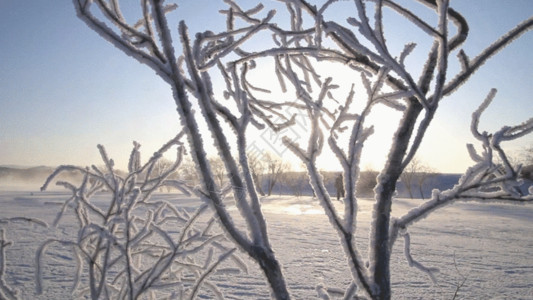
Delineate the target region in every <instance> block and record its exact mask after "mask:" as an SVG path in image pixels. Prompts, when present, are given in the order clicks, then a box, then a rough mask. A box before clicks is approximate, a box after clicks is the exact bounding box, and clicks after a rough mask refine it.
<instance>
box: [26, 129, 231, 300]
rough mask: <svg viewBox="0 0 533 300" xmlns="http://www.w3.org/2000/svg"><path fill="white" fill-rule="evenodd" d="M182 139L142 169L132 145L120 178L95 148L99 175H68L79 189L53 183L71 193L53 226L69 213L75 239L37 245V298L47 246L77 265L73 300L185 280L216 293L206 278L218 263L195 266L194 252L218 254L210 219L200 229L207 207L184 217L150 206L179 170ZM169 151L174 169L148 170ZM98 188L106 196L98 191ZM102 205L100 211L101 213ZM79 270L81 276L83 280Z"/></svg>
mask: <svg viewBox="0 0 533 300" xmlns="http://www.w3.org/2000/svg"><path fill="white" fill-rule="evenodd" d="M183 135H184V134H183V133H180V134H178V135H177V136H176V137H175V138H173V139H172V140H170V141H169V142H168V143H167V144H165V145H164V146H162V147H161V148H160V149H159V150H158V151H156V152H155V153H154V155H153V156H152V157H151V158H150V159H149V160H148V161H147V162H146V163H145V164H142V163H141V156H140V151H139V148H140V144H138V143H134V147H133V150H132V153H131V155H130V160H129V163H128V166H129V168H128V169H129V173H128V174H127V175H125V176H119V175H118V174H117V173H118V172H117V171H115V169H114V166H113V163H112V159H110V158H109V157H108V155H107V152H106V151H105V148H104V147H103V146H100V147H99V149H100V152H101V154H102V159H103V161H104V163H105V164H106V168H105V171H100V170H99V173H98V174H96V175H95V174H93V173H90V172H89V170H88V169H85V170H84V169H81V168H76V169H75V170H77V171H79V172H81V173H82V174H83V175H84V179H83V180H82V182H81V183H80V184H79V185H75V184H70V183H67V182H59V184H60V185H62V186H64V187H66V188H67V189H68V190H70V191H71V192H72V196H71V197H70V198H69V199H68V200H67V201H66V202H65V204H64V205H63V207H62V208H61V210H60V212H59V213H58V216H57V218H56V220H55V222H54V223H55V225H57V224H58V223H59V222H60V221H61V217H62V216H64V215H65V214H69V213H73V214H74V215H75V216H76V219H77V220H78V224H77V226H78V237H77V239H75V240H61V239H51V240H48V241H46V242H44V243H43V244H42V245H41V247H40V248H39V250H38V252H37V257H36V259H37V271H36V278H37V289H38V292H39V293H40V292H41V291H42V281H43V280H42V278H43V277H44V275H43V272H44V271H43V269H42V268H41V267H40V266H42V264H43V263H44V262H45V261H46V255H45V254H46V250H47V248H49V247H50V245H51V244H54V243H59V244H61V245H66V246H72V247H73V248H72V249H73V250H72V255H73V256H75V257H76V262H77V266H76V268H77V271H76V278H75V280H74V289H75V291H74V293H75V294H77V295H78V296H80V297H81V296H82V295H84V294H85V295H88V296H90V297H91V298H92V299H98V298H100V297H104V295H105V297H106V298H126V299H137V298H138V297H139V296H141V295H144V294H147V293H152V291H153V290H159V292H163V293H165V292H166V291H167V292H168V290H165V287H166V286H168V285H174V284H176V283H177V282H179V280H180V278H182V277H184V276H190V275H193V278H197V279H198V280H199V282H205V285H206V286H210V289H215V290H216V286H215V285H214V284H211V283H209V281H208V280H207V275H209V274H210V273H212V271H213V270H214V269H215V268H216V267H217V266H218V264H219V263H216V264H215V265H211V266H210V267H209V268H207V265H208V262H207V261H205V262H202V261H201V257H202V255H200V253H203V252H204V251H209V252H215V251H219V252H220V251H221V250H222V251H224V247H223V246H222V245H221V242H222V240H223V237H222V235H221V234H219V233H215V232H211V231H213V230H212V228H213V220H211V221H208V222H207V223H204V222H205V221H204V218H203V216H204V215H205V212H206V208H207V206H206V205H204V206H201V207H200V208H199V209H198V210H197V211H196V212H195V213H194V214H189V213H187V212H186V211H185V210H184V209H181V208H179V207H177V206H176V205H175V204H174V203H171V202H168V201H157V202H153V201H152V200H151V197H150V196H151V195H152V194H153V193H154V192H155V191H157V190H158V189H159V188H161V187H163V186H165V185H166V184H167V182H168V181H169V180H167V178H168V177H169V176H171V174H173V173H174V172H175V171H176V169H177V168H178V167H179V166H180V163H181V161H182V159H181V156H182V154H183V147H182V145H181V142H180V139H181V138H182V136H183ZM173 146H177V149H178V151H177V153H178V156H177V158H176V162H175V163H174V164H172V165H170V166H167V169H162V170H159V171H155V170H154V165H155V164H157V163H158V161H159V160H160V159H161V157H162V155H163V154H164V153H165V152H167V151H168V150H170V149H171V148H172V147H173ZM66 169H70V168H66ZM58 170H59V171H56V172H54V173H53V174H52V175H51V176H50V178H48V179H47V181H46V183H47V184H48V183H50V182H51V181H52V180H53V178H55V176H57V174H58V173H59V172H60V171H62V170H65V167H60V168H58ZM89 179H91V180H89ZM104 181H105V182H106V183H105V184H104V183H103V182H104ZM172 183H173V184H174V185H179V187H180V188H181V189H184V190H188V192H189V193H191V192H192V190H191V188H190V187H188V186H187V185H185V184H184V183H183V182H181V181H179V180H172ZM45 187H46V186H45ZM105 188H111V189H110V190H109V191H105V190H104V189H105ZM97 192H98V193H99V194H102V193H104V194H106V193H107V194H108V195H109V198H108V199H109V202H107V203H106V202H100V201H101V200H99V201H97V200H94V199H93V196H94V195H96V193H97ZM106 206H107V209H103V210H102V209H101V207H106ZM203 224H205V225H203ZM203 226H205V227H204V228H202V227H203ZM215 241H217V245H216V246H215V245H214V242H215ZM223 253H225V254H224V258H227V257H233V256H234V254H233V252H231V253H227V251H225V252H223ZM204 269H205V270H207V272H206V273H204V275H202V276H201V277H196V276H200V274H199V273H198V270H204ZM84 270H88V274H87V273H84V272H87V271H84ZM82 278H88V289H86V288H85V287H84V285H86V284H87V283H84V282H83V280H82ZM85 282H87V281H85ZM199 288H200V285H199V284H198V285H196V286H194V293H198V290H199ZM191 291H192V288H191Z"/></svg>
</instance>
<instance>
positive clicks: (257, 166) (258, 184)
mask: <svg viewBox="0 0 533 300" xmlns="http://www.w3.org/2000/svg"><path fill="white" fill-rule="evenodd" d="M247 156H248V163H249V164H250V171H251V172H252V178H253V180H254V184H255V188H256V189H257V192H258V193H259V194H260V195H261V196H264V195H265V192H264V191H263V178H264V173H265V163H264V162H263V161H262V160H261V155H258V154H252V153H248V155H247Z"/></svg>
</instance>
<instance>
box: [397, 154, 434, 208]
mask: <svg viewBox="0 0 533 300" xmlns="http://www.w3.org/2000/svg"><path fill="white" fill-rule="evenodd" d="M431 175H432V169H431V168H430V167H429V166H428V165H427V164H425V163H424V162H422V161H421V160H419V159H418V158H416V157H414V158H413V159H412V160H411V162H410V163H409V164H408V165H407V167H406V168H405V170H404V171H403V173H402V175H401V176H400V178H401V181H402V183H403V184H404V186H405V188H406V189H407V192H408V193H409V197H410V198H411V199H413V198H414V195H413V185H416V187H417V188H418V191H419V192H420V197H421V198H422V199H424V192H423V187H424V183H425V182H426V180H427V179H429V178H430V177H431Z"/></svg>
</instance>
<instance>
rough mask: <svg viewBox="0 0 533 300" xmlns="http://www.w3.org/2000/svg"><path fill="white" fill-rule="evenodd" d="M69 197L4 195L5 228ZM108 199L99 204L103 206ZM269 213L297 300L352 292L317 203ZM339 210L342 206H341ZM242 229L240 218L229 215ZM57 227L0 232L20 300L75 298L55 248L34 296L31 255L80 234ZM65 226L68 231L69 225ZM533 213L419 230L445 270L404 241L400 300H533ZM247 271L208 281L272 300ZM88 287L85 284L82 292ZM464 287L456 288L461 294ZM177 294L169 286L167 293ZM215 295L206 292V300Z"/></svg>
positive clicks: (459, 208) (478, 210) (478, 212)
mask: <svg viewBox="0 0 533 300" xmlns="http://www.w3.org/2000/svg"><path fill="white" fill-rule="evenodd" d="M67 198H68V195H67V194H66V193H63V192H44V193H41V192H39V193H37V192H35V193H33V194H31V193H30V192H28V191H24V192H1V193H0V207H1V208H2V209H1V210H0V219H5V218H12V217H15V216H24V217H28V218H38V219H41V220H43V221H45V222H47V223H48V224H51V223H52V222H53V220H54V218H55V216H56V213H57V212H58V211H59V209H60V204H61V203H62V201H64V200H65V199H67ZM103 199H105V197H96V201H103ZM158 199H164V200H168V201H172V203H175V204H176V205H177V206H180V207H183V208H187V209H188V210H189V209H190V210H191V211H192V210H194V208H195V207H198V205H200V201H199V200H197V199H194V198H191V197H187V196H184V195H181V194H156V195H154V196H153V200H154V201H155V200H158ZM418 202H419V200H410V199H397V200H395V202H394V205H393V214H394V215H402V214H404V213H405V212H407V211H408V210H409V209H410V208H412V207H414V206H416V205H417V204H418ZM262 203H263V211H264V212H265V215H266V219H267V221H268V225H269V226H268V230H269V233H270V236H271V241H272V245H273V247H274V249H275V251H276V255H277V257H278V259H279V260H280V262H281V264H282V265H283V267H284V272H285V276H286V280H287V282H288V285H289V289H290V290H291V292H292V294H293V296H294V298H295V299H313V298H316V297H317V292H316V286H317V285H319V284H321V285H323V286H324V287H325V288H327V289H328V291H329V292H330V294H331V295H332V296H333V297H334V298H339V299H340V297H341V294H339V293H335V291H342V290H343V289H345V288H346V287H347V286H348V284H349V283H350V279H351V278H350V272H349V270H348V267H347V263H346V260H345V258H344V253H343V251H342V249H341V247H340V246H339V243H338V237H337V235H336V233H335V232H334V231H333V230H332V229H331V227H330V225H329V223H328V221H327V218H326V216H325V215H324V214H323V212H322V211H321V207H320V206H319V205H318V201H317V200H315V199H312V198H311V197H300V198H296V197H292V196H271V197H268V198H264V199H262ZM336 205H337V209H341V203H340V202H336ZM371 208H372V201H371V200H369V199H362V200H360V201H359V214H358V229H357V234H356V236H357V239H356V241H357V246H358V247H359V249H360V250H361V253H362V254H363V255H365V253H366V251H365V250H366V246H367V244H366V243H367V241H368V224H369V222H370V218H371ZM231 212H232V215H233V217H234V219H235V221H236V222H237V223H238V224H241V223H242V220H239V218H238V211H237V210H236V209H234V208H231ZM64 217H66V218H67V219H64V220H63V222H62V223H61V225H60V226H59V227H58V228H57V229H55V228H53V227H48V228H46V227H43V226H41V225H38V224H33V223H32V224H30V223H28V222H25V221H13V222H10V223H9V224H7V223H0V226H1V228H2V229H4V230H5V233H6V234H5V235H6V240H8V241H12V242H13V244H12V245H11V246H9V247H8V248H7V250H6V274H5V276H4V279H5V281H6V282H7V284H8V285H9V286H11V287H12V288H13V289H14V290H16V291H18V294H19V297H20V298H21V299H72V298H76V297H77V296H78V295H79V292H80V288H78V289H76V290H75V291H74V293H73V291H72V282H73V276H74V274H75V270H76V268H75V265H76V260H75V258H74V257H73V255H72V251H71V250H70V247H68V246H62V245H58V244H53V245H50V247H49V248H48V251H47V252H46V254H45V255H44V258H43V270H42V278H43V294H42V295H37V294H36V293H35V280H34V278H35V253H36V251H37V249H38V247H39V246H40V245H41V244H42V243H43V242H44V241H45V240H46V239H49V238H53V237H56V238H62V239H66V238H73V239H75V237H76V236H75V234H76V230H75V228H74V226H69V225H68V224H70V223H69V222H73V221H74V220H73V219H72V218H71V219H68V218H70V216H68V214H67V215H65V216H64ZM65 224H67V225H65ZM532 225H533V207H530V206H512V205H500V204H483V205H480V204H475V203H468V204H463V203H456V204H455V205H453V206H450V207H447V208H445V209H442V210H440V211H438V212H435V213H434V214H432V215H431V216H430V217H428V218H427V219H425V220H423V221H421V222H419V223H417V224H415V225H414V226H412V227H411V228H410V230H409V232H410V233H411V253H412V256H413V258H414V259H416V260H417V261H419V262H420V263H422V264H423V265H424V266H426V267H432V268H433V267H434V268H438V269H439V270H440V272H439V273H436V274H435V276H436V279H437V283H436V284H434V283H433V282H432V281H431V279H430V278H429V277H428V276H427V275H426V274H424V273H422V272H420V271H418V270H417V269H415V268H412V267H409V265H408V263H407V261H406V259H405V256H404V254H403V240H398V241H397V243H396V244H395V247H394V249H393V255H392V259H391V272H392V276H391V278H392V287H393V298H394V299H452V298H453V296H454V293H455V292H456V290H457V289H458V291H457V298H456V299H533V226H532ZM239 256H240V257H241V258H242V259H243V260H244V261H246V263H247V264H248V268H247V270H248V272H247V273H246V272H242V271H239V267H238V266H236V265H235V264H234V263H233V262H231V261H225V262H224V263H223V264H222V265H221V266H220V267H219V269H218V271H217V272H215V273H213V274H212V275H211V277H209V281H210V282H211V283H213V284H216V286H217V287H218V289H219V290H220V291H221V292H222V293H223V294H224V296H225V298H226V299H269V298H270V296H269V290H268V286H267V284H266V281H265V279H263V277H262V274H261V273H260V271H259V268H258V267H256V266H254V263H253V262H252V261H251V260H250V259H248V258H247V257H246V256H245V255H244V254H240V255H239ZM84 283H85V284H86V283H87V282H86V280H85V281H84V280H82V285H83V284H84ZM458 286H460V288H458ZM170 288H172V287H170ZM213 297H214V295H213V294H212V293H210V291H209V290H208V289H205V288H202V290H201V291H200V294H199V298H200V299H212V298H213Z"/></svg>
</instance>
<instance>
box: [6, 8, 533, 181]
mask: <svg viewBox="0 0 533 300" xmlns="http://www.w3.org/2000/svg"><path fill="white" fill-rule="evenodd" d="M181 2H182V1H181ZM181 2H180V1H178V3H181ZM263 2H264V3H265V4H266V5H268V3H269V1H267V0H265V1H263ZM206 3H208V4H206ZM451 3H452V6H453V7H456V8H457V9H458V10H459V11H462V12H463V13H464V15H465V16H466V18H467V19H468V20H469V21H470V26H471V31H470V40H469V41H468V42H467V46H466V50H467V53H468V54H470V55H471V56H474V55H475V54H476V53H477V52H478V51H479V50H480V49H481V48H482V47H484V46H487V45H488V44H489V43H490V42H492V41H494V40H495V39H496V38H497V37H498V36H500V35H501V34H503V33H504V32H506V31H507V30H509V29H511V28H512V27H514V25H515V24H517V23H518V22H519V21H521V20H524V19H526V18H528V17H529V16H531V15H532V14H533V1H530V0H513V1H510V0H508V1H496V0H483V1H472V0H452V2H451ZM474 3H475V4H476V5H480V6H479V7H474V6H473V4H474ZM215 4H217V5H218V1H215V0H209V1H189V2H187V4H186V5H185V4H184V5H182V6H183V9H182V10H181V11H179V12H180V16H177V17H178V18H185V19H186V20H191V21H189V23H193V22H197V23H199V24H208V25H209V24H211V23H212V22H213V19H216V18H213V15H212V12H215V11H216V10H217V8H216V5H215ZM191 27H192V28H191V29H192V31H194V29H195V28H196V27H194V24H192V25H191ZM408 35H409V33H408V32H407V33H406V36H407V37H408ZM400 38H401V37H400ZM532 51H533V33H532V32H530V33H527V34H526V35H525V36H523V37H522V38H521V39H520V40H518V41H516V42H515V44H513V45H512V46H511V47H509V48H508V49H505V50H504V51H502V52H500V53H499V54H498V55H497V57H496V58H495V59H492V60H491V61H489V62H488V63H487V64H486V65H485V66H484V68H483V69H482V70H481V71H480V72H478V74H476V75H475V76H474V79H473V80H472V81H471V82H469V83H468V84H467V85H465V86H463V87H462V88H461V89H460V90H459V91H458V92H457V93H456V94H454V95H453V96H452V97H449V98H448V99H446V100H445V102H444V103H443V105H442V107H441V111H440V113H438V115H437V118H436V119H435V123H434V124H433V125H432V127H431V129H430V131H429V135H431V136H428V137H427V139H426V141H425V142H424V144H423V145H422V148H421V153H420V158H421V159H422V160H423V161H425V162H427V163H428V164H429V165H430V166H432V167H433V168H435V169H438V170H441V171H444V172H461V171H463V170H464V169H465V168H466V167H467V165H468V163H469V162H468V157H467V155H466V149H465V144H466V143H467V142H471V141H472V139H471V138H470V134H469V123H470V115H471V113H472V111H473V110H474V109H475V108H476V107H477V105H478V104H479V103H480V102H481V101H482V100H483V99H484V97H485V95H486V94H487V93H488V91H489V89H490V88H492V87H496V88H498V90H499V93H498V95H497V98H496V101H495V103H494V105H493V106H492V107H491V108H489V110H488V112H487V115H486V116H485V119H484V121H483V122H482V127H483V128H485V129H488V130H490V129H494V128H497V127H500V126H501V125H504V124H509V125H513V124H516V123H518V122H521V121H524V120H526V119H528V118H529V117H531V116H532V115H533V114H532V112H533V109H532V107H533V106H532V104H533V99H532V95H533V87H532V79H533V76H532V74H533V71H532V70H533V60H532V57H531V52H532ZM0 63H1V68H0V82H1V83H0V165H25V166H33V165H49V166H56V165H59V164H76V165H90V164H100V159H99V155H98V152H97V149H96V145H97V144H103V145H105V146H106V148H107V149H108V152H109V154H110V156H112V157H115V158H116V160H117V162H118V164H119V167H123V166H125V161H126V159H127V155H128V154H129V151H130V149H131V145H132V144H131V143H132V141H133V140H137V141H139V142H140V143H141V144H143V147H142V150H143V153H144V155H145V158H146V156H148V155H149V154H151V153H153V152H154V150H155V149H156V148H157V147H158V146H159V145H162V144H163V143H164V142H165V141H166V140H167V139H168V138H170V137H172V136H173V135H174V134H175V133H176V132H177V130H178V128H179V126H178V120H177V113H176V111H175V106H174V101H173V100H172V97H171V91H170V89H169V88H168V86H167V85H166V83H164V82H163V81H162V80H160V79H159V78H158V77H157V76H156V75H155V73H154V72H153V71H151V69H149V68H148V67H146V66H144V65H140V64H139V63H137V62H136V61H134V60H133V59H131V58H130V57H127V56H125V55H124V54H122V52H120V51H118V50H117V49H115V48H114V47H113V46H112V45H110V44H108V43H107V42H106V41H104V40H103V39H102V38H101V37H99V36H98V35H97V34H96V33H94V32H93V31H92V30H90V29H89V28H88V27H87V26H86V25H85V24H84V23H83V22H82V21H80V20H79V19H77V17H76V15H75V12H74V8H73V4H72V3H71V2H70V1H67V0H60V1H19V0H2V1H0ZM379 144H380V142H379V141H376V142H375V145H374V146H373V147H375V148H376V149H377V148H379ZM531 144H533V137H532V136H528V137H526V138H525V139H524V142H523V143H522V144H518V145H511V148H512V149H513V150H519V149H520V148H521V147H524V146H525V145H531ZM376 145H377V146H376ZM370 149H371V148H370ZM385 150H386V149H384V150H383V149H382V150H381V151H382V152H383V153H378V154H379V155H381V156H383V155H384V154H385V152H386V151H385ZM376 151H378V152H379V151H380V150H376ZM367 164H368V165H369V166H372V167H374V168H378V167H379V164H380V161H378V160H376V161H372V160H369V161H368V162H367Z"/></svg>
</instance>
